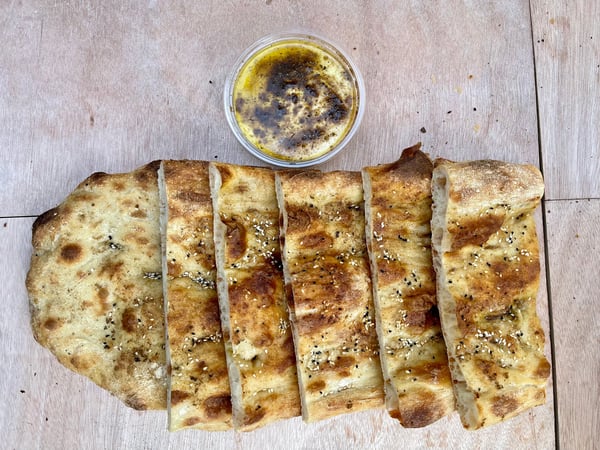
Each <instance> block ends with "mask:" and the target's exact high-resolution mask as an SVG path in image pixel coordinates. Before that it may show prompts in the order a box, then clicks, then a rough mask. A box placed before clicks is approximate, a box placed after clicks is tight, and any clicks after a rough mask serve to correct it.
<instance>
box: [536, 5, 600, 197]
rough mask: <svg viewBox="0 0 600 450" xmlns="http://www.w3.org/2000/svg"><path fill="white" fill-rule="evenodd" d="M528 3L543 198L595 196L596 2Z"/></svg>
mask: <svg viewBox="0 0 600 450" xmlns="http://www.w3.org/2000/svg"><path fill="white" fill-rule="evenodd" d="M531 5H532V18H533V21H532V24H533V40H534V49H535V63H536V69H537V70H536V72H537V93H538V98H539V112H540V118H541V120H540V138H541V139H540V143H541V148H542V155H543V159H544V161H543V165H544V175H545V179H546V186H547V192H546V198H548V199H569V198H586V197H594V198H600V177H599V176H598V174H600V20H599V19H598V18H599V17H600V3H599V2H596V1H587V0H575V1H569V2H561V1H556V0H535V1H532V2H531Z"/></svg>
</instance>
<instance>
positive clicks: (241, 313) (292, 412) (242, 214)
mask: <svg viewBox="0 0 600 450" xmlns="http://www.w3.org/2000/svg"><path fill="white" fill-rule="evenodd" d="M210 176H211V190H212V191H211V192H212V197H213V202H214V211H215V214H214V230H215V245H216V249H217V268H218V291H219V303H220V306H221V320H222V324H223V331H224V334H225V337H226V340H225V343H226V349H227V359H228V367H229V375H230V384H231V394H232V404H233V421H234V426H235V428H236V429H239V430H244V431H247V430H252V429H255V428H258V427H260V426H264V425H266V424H268V423H271V422H274V421H276V420H280V419H285V418H289V417H294V416H298V415H300V397H299V393H298V380H297V377H296V365H295V356H294V345H293V341H292V333H291V330H290V327H289V313H288V309H287V303H286V296H285V288H284V279H283V271H282V266H281V255H280V254H281V252H280V247H279V209H278V206H277V197H276V194H275V179H274V173H273V171H271V170H270V169H265V168H258V167H245V166H235V165H231V164H211V168H210Z"/></svg>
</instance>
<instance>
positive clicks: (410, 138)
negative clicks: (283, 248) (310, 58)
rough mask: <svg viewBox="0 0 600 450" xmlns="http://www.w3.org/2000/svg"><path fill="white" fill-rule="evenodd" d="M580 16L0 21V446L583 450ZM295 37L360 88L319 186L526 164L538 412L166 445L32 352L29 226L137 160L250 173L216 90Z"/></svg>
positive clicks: (592, 150)
mask: <svg viewBox="0 0 600 450" xmlns="http://www.w3.org/2000/svg"><path fill="white" fill-rule="evenodd" d="M599 5H600V3H598V2H593V1H585V0H574V1H570V2H560V1H558V0H554V1H553V0H531V1H530V2H529V3H528V2H526V1H518V0H511V1H507V2H487V1H460V0H453V1H449V2H427V1H425V2H422V1H408V2H394V1H372V2H363V1H358V0H357V1H346V0H335V1H329V2H321V1H315V0H311V1H305V2H298V1H291V0H290V1H285V0H266V1H256V2H249V1H245V2H233V1H223V0H214V1H204V2H198V1H192V0H189V1H177V2H167V1H157V0H149V1H147V2H144V4H142V2H128V1H117V0H110V1H104V2H81V1H71V0H64V1H60V2H50V1H42V0H39V1H36V0H25V1H22V2H14V1H3V2H1V4H0V42H2V46H1V48H0V155H1V163H2V164H1V165H0V186H1V191H0V218H1V219H0V236H1V239H0V255H1V257H2V261H1V264H0V267H1V269H0V270H1V271H2V274H3V276H2V278H1V282H0V290H1V293H2V295H1V296H0V298H1V300H2V301H1V303H0V311H1V314H0V354H1V355H2V365H1V368H0V395H1V397H0V398H2V404H3V406H2V409H1V410H0V436H1V437H0V442H1V444H0V447H2V448H7V449H12V448H23V449H52V448H66V449H71V448H72V449H75V448H82V449H83V448H94V449H96V448H98V449H100V448H107V449H108V448H110V449H112V448H140V449H142V448H144V449H148V448H244V449H246V448H248V449H263V448H287V449H295V448H327V449H330V448H452V449H456V448H511V449H512V448H539V449H548V448H552V447H554V446H560V447H561V448H565V449H566V448H572V449H591V448H600V442H599V441H598V439H599V438H600V415H599V413H598V411H599V407H598V404H599V403H600V387H599V386H600V381H599V378H600V345H599V344H600V331H599V329H600V320H599V318H600V314H599V313H598V309H597V307H598V306H597V305H598V302H597V301H596V297H597V292H598V291H599V290H600V277H599V276H598V274H599V269H598V267H599V266H600V256H599V255H600V244H599V242H598V237H597V236H598V231H599V230H600V225H599V224H600V181H599V180H600V155H599V147H600V125H599V124H600V51H599V49H600V46H599V42H600V26H599V25H598V24H599V23H600V21H599V20H598V17H600V6H599ZM297 28H301V29H307V30H311V31H314V32H317V33H319V34H321V35H324V36H326V37H329V38H330V39H333V40H334V41H336V42H337V43H339V44H340V46H342V47H343V48H345V49H346V50H347V51H348V52H349V53H350V54H351V56H352V57H353V58H354V60H355V61H356V62H357V64H358V66H359V67H360V68H361V70H362V73H363V75H364V78H365V81H366V87H367V91H368V104H367V110H366V114H365V117H364V121H363V124H362V126H361V128H360V130H359V132H358V134H357V135H356V136H355V138H354V140H353V141H352V142H351V144H350V145H349V147H348V148H347V150H346V151H344V152H343V153H342V154H340V155H338V156H337V157H336V158H334V159H333V160H331V161H330V162H328V163H326V164H325V165H323V167H322V168H323V169H325V170H328V169H359V168H361V167H362V166H363V165H367V164H375V163H383V162H390V161H392V160H394V159H396V158H397V157H398V155H399V153H400V151H401V149H402V148H404V147H407V146H409V145H411V144H413V143H415V142H417V141H421V142H422V143H423V147H424V149H425V150H426V151H427V152H429V153H430V154H431V156H433V157H437V156H442V157H445V158H449V159H457V160H464V159H482V158H496V159H503V160H508V161H515V162H528V163H533V164H536V165H539V167H540V168H541V169H542V170H543V173H544V175H545V181H546V196H545V200H544V202H543V205H542V207H541V208H539V209H538V224H539V233H540V239H541V242H542V243H543V246H542V248H543V250H544V259H543V267H542V268H543V273H542V275H543V278H542V283H541V289H540V294H539V298H538V311H539V314H540V316H541V317H542V321H543V326H544V329H545V330H546V334H547V337H548V338H549V339H548V345H547V354H548V357H549V358H551V361H552V365H553V377H552V380H551V381H550V383H549V386H548V390H547V402H546V404H545V405H544V406H540V407H538V408H535V409H534V410H532V411H530V412H528V413H525V414H523V415H522V416H520V417H518V418H516V419H513V420H510V421H508V422H506V423H504V424H501V425H498V426H494V427H491V428H489V429H485V430H482V431H477V432H467V431H464V430H463V429H462V427H461V426H460V423H459V420H458V417H457V415H456V414H455V415H453V416H451V417H449V418H446V419H443V420H441V421H439V422H438V423H436V424H434V425H432V426H430V427H427V428H425V429H421V430H407V429H402V428H401V427H400V426H399V425H398V424H397V423H396V422H395V421H394V420H392V419H390V418H389V417H387V414H386V413H384V412H383V411H371V412H364V413H357V414H349V415H345V416H341V417H338V418H335V419H332V420H329V421H325V422H322V423H316V424H312V425H306V424H303V423H302V422H301V420H300V419H299V418H297V419H293V420H288V421H284V422H281V423H278V424H274V425H272V426H269V427H266V428H264V429H262V430H258V431H256V432H252V433H246V434H241V433H235V432H223V433H207V432H201V431H183V432H178V433H168V432H167V431H166V428H165V427H166V417H165V414H163V413H159V412H151V413H142V412H136V411H133V410H130V409H128V408H126V407H125V406H124V405H123V404H121V403H120V402H119V401H118V400H116V399H115V398H114V397H112V396H111V395H109V394H108V393H106V392H104V391H102V390H101V389H99V388H98V387H96V386H95V385H93V384H92V383H91V382H89V381H88V380H86V379H84V378H83V377H81V376H78V375H75V374H73V373H71V372H70V371H68V370H67V369H65V368H64V367H62V366H60V365H59V364H58V363H57V362H56V361H55V359H54V357H53V356H52V355H51V354H50V353H49V352H48V351H46V350H45V349H43V348H41V347H40V346H39V345H37V344H36V343H35V341H34V340H33V338H32V335H31V332H30V328H29V311H28V300H27V293H26V290H25V286H24V279H25V275H26V272H27V270H28V266H29V258H30V255H31V245H30V239H31V225H32V223H33V221H34V218H35V216H37V215H38V214H40V213H41V212H43V211H45V210H47V209H49V208H51V207H53V206H55V205H56V204H57V203H59V202H60V201H62V199H63V198H64V197H65V196H66V195H67V194H68V193H69V192H70V191H71V190H72V189H73V188H74V187H75V186H76V185H77V184H78V182H79V181H81V180H83V179H84V178H85V177H87V175H89V174H90V173H92V172H95V171H105V172H123V171H129V170H131V169H133V168H135V167H136V166H139V165H142V164H143V163H145V162H148V161H150V160H153V159H164V158H173V159H182V158H193V159H207V160H218V161H228V162H236V163H248V164H257V163H258V161H257V160H255V159H254V158H253V157H252V156H251V155H249V154H248V153H247V152H245V151H244V150H243V149H242V148H241V147H240V145H239V144H238V143H237V142H236V140H235V138H234V136H233V134H232V133H231V131H230V130H229V128H228V126H227V123H226V121H225V116H224V113H223V107H222V91H223V85H224V80H225V77H226V75H227V73H228V71H229V70H230V69H231V67H232V64H233V63H234V61H235V59H236V58H237V57H238V55H239V54H240V53H241V52H242V51H243V50H244V49H245V48H246V47H247V46H248V45H250V44H251V43H252V42H253V41H255V40H256V39H258V38H259V37H262V36H263V35H266V34H269V33H272V32H276V31H283V30H289V29H297Z"/></svg>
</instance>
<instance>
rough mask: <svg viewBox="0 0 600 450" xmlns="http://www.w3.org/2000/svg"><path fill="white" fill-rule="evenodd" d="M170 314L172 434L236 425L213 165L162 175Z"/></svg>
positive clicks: (193, 164) (173, 168) (188, 164)
mask: <svg viewBox="0 0 600 450" xmlns="http://www.w3.org/2000/svg"><path fill="white" fill-rule="evenodd" d="M159 181H160V187H161V190H160V194H161V213H162V214H161V227H162V236H163V251H164V257H163V282H164V291H165V314H166V317H167V321H166V323H167V330H168V339H167V341H168V346H167V349H168V352H167V355H168V357H169V363H170V367H171V377H170V380H169V397H168V398H169V407H168V410H169V429H170V430H171V431H175V430H179V429H182V428H197V429H202V430H226V429H229V428H231V396H230V392H229V378H228V376H227V363H226V360H225V346H224V344H223V334H222V332H221V320H220V318H219V303H218V300H217V290H216V284H215V281H216V268H215V250H214V242H213V210H212V202H211V199H210V186H209V182H208V162H204V161H163V163H162V165H161V167H160V170H159Z"/></svg>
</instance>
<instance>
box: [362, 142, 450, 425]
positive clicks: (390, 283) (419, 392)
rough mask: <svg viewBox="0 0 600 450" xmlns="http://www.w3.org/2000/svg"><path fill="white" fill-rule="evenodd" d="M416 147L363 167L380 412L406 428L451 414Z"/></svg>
mask: <svg viewBox="0 0 600 450" xmlns="http://www.w3.org/2000/svg"><path fill="white" fill-rule="evenodd" d="M419 147H420V145H416V146H414V147H411V148H408V149H406V150H404V151H403V152H402V156H401V158H400V159H399V160H398V161H396V162H395V163H392V164H385V165H379V166H375V167H365V168H364V169H363V185H364V190H365V215H366V218H367V244H368V248H369V255H370V262H371V273H372V278H373V293H374V295H373V297H374V300H375V310H376V319H377V334H378V337H379V346H380V348H381V349H382V351H381V362H382V369H383V374H384V380H385V388H386V407H387V409H388V411H389V412H390V414H391V415H392V416H394V417H396V418H398V420H399V421H400V423H401V424H402V425H403V426H405V427H423V426H426V425H429V424H431V423H433V422H435V421H436V420H439V419H440V418H442V417H444V416H446V415H448V414H449V413H451V412H452V411H453V410H454V394H453V391H452V382H451V378H450V370H449V368H448V359H447V356H446V346H445V344H444V340H443V336H442V330H441V327H440V321H439V314H438V310H437V301H436V292H435V273H434V270H433V262H432V259H431V238H430V224H429V223H430V220H431V173H432V170H433V165H432V163H431V161H430V160H429V158H428V157H427V155H425V154H424V153H423V152H421V151H420V150H419Z"/></svg>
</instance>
